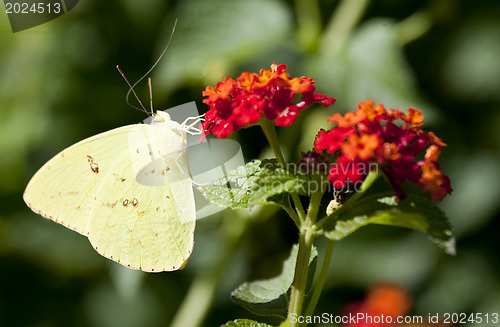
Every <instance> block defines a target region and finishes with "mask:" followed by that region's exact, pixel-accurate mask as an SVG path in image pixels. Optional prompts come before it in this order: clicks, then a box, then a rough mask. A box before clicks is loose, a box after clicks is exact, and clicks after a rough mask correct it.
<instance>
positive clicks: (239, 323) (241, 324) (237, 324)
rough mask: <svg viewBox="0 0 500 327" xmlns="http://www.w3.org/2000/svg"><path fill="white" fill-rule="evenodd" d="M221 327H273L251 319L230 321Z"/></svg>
mask: <svg viewBox="0 0 500 327" xmlns="http://www.w3.org/2000/svg"><path fill="white" fill-rule="evenodd" d="M221 327H273V326H271V325H268V324H264V323H260V322H256V321H253V320H249V319H236V320H234V321H230V322H228V323H227V324H225V325H222V326H221Z"/></svg>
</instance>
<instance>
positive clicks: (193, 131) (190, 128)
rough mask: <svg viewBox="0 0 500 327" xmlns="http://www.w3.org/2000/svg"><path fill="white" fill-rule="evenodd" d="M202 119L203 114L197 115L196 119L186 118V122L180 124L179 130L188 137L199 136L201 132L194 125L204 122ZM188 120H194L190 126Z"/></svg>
mask: <svg viewBox="0 0 500 327" xmlns="http://www.w3.org/2000/svg"><path fill="white" fill-rule="evenodd" d="M204 117H205V114H203V115H199V116H196V117H188V118H186V120H184V121H183V122H182V124H180V126H179V128H180V129H181V130H183V131H185V132H186V133H188V134H190V135H200V134H202V133H203V131H202V130H201V129H199V128H196V127H194V126H195V125H196V124H199V123H200V122H203V121H205V118H204ZM190 120H194V121H193V122H192V123H191V124H189V121H190ZM188 124H189V125H188Z"/></svg>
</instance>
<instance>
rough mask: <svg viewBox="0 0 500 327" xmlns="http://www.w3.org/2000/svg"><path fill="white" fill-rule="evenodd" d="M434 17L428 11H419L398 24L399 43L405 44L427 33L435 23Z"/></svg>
mask: <svg viewBox="0 0 500 327" xmlns="http://www.w3.org/2000/svg"><path fill="white" fill-rule="evenodd" d="M432 18H433V17H432V16H431V14H430V13H429V12H427V11H417V12H416V13H414V14H412V15H411V16H409V17H407V18H405V19H404V20H402V21H400V22H399V23H397V24H396V26H395V27H396V33H397V34H396V35H397V40H398V43H399V45H401V46H404V45H406V44H408V43H410V42H412V41H414V40H416V39H418V38H419V37H421V36H422V35H424V34H425V33H427V32H428V31H429V30H430V28H431V27H432V24H433V19H432Z"/></svg>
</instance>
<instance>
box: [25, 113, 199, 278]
mask: <svg viewBox="0 0 500 327" xmlns="http://www.w3.org/2000/svg"><path fill="white" fill-rule="evenodd" d="M196 118H197V119H198V120H197V122H199V120H200V118H199V117H196ZM191 119H193V118H191ZM186 121H187V120H186ZM193 126H194V123H193V124H191V125H190V126H187V125H186V122H184V123H182V124H179V123H177V122H175V121H173V120H172V119H171V118H170V116H169V114H168V113H166V112H163V111H157V113H156V114H155V115H154V116H153V117H152V119H151V123H150V124H135V125H128V126H123V127H120V128H116V129H113V130H110V131H107V132H104V133H101V134H98V135H95V136H92V137H90V138H87V139H85V140H83V141H80V142H78V143H76V144H74V145H72V146H70V147H69V148H67V149H65V150H63V151H61V152H60V153H59V154H57V155H56V156H55V157H53V158H52V159H50V160H49V161H48V162H47V163H46V164H45V165H43V166H42V168H40V170H38V172H36V174H35V175H34V176H33V178H32V179H31V180H30V182H29V183H28V186H27V187H26V190H25V192H24V201H25V202H26V204H27V205H28V206H29V207H30V208H31V209H32V210H33V211H34V212H36V213H38V214H40V215H42V216H44V217H46V218H48V219H51V220H53V221H55V222H57V223H59V224H62V225H64V226H66V227H68V228H70V229H73V230H75V231H77V232H79V233H81V234H83V235H86V236H87V237H88V238H89V240H90V243H91V244H92V246H93V247H94V248H95V250H96V251H97V252H99V253H100V254H101V255H103V256H105V257H107V258H109V259H111V260H114V261H116V262H118V263H120V264H122V265H124V266H126V267H129V268H133V269H140V270H143V271H148V272H160V271H173V270H177V269H181V268H183V267H184V265H185V264H186V262H187V259H188V258H189V256H190V255H191V252H192V249H193V244H194V229H195V222H196V207H195V202H194V195H193V188H192V184H191V179H190V177H189V166H188V161H187V146H186V132H188V133H189V130H190V128H193Z"/></svg>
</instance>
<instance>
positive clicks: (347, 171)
mask: <svg viewBox="0 0 500 327" xmlns="http://www.w3.org/2000/svg"><path fill="white" fill-rule="evenodd" d="M261 168H263V169H269V170H271V171H281V172H282V173H286V174H287V175H288V176H294V177H293V178H289V179H286V178H285V179H283V180H280V179H270V180H269V181H264V182H263V181H259V183H257V184H254V185H253V187H252V189H253V190H254V191H256V190H258V189H259V188H261V187H267V188H272V189H281V190H284V191H286V192H292V191H297V188H298V191H299V192H300V193H301V194H304V195H306V194H307V195H308V196H310V195H311V194H312V193H316V192H319V191H321V192H332V191H333V190H334V189H337V190H338V189H342V190H343V191H349V192H357V191H359V190H360V188H361V185H362V184H363V181H355V182H353V181H349V178H347V180H348V182H347V183H343V182H338V181H333V182H331V181H330V180H329V179H328V175H329V174H330V175H339V176H360V175H361V176H366V175H367V174H368V173H369V172H371V171H376V172H378V169H379V166H378V165H377V164H376V163H349V164H347V165H338V164H336V163H334V164H330V163H326V162H322V163H317V164H314V165H310V164H308V163H304V162H301V163H298V164H296V163H289V164H287V165H286V167H284V166H283V165H282V164H280V163H276V162H265V163H263V164H262V167H261ZM312 175H315V176H316V178H309V179H308V178H304V177H305V176H312Z"/></svg>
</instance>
